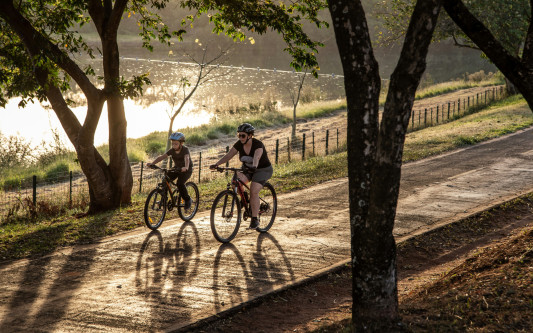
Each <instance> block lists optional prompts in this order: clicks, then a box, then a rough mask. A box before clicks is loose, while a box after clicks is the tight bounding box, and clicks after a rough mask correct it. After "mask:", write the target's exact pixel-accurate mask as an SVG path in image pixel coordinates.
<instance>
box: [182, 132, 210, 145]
mask: <svg viewBox="0 0 533 333" xmlns="http://www.w3.org/2000/svg"><path fill="white" fill-rule="evenodd" d="M187 142H188V143H189V144H191V145H196V146H201V145H205V143H206V142H207V140H206V138H205V137H204V136H202V135H201V134H197V133H193V134H191V135H189V136H188V137H187Z"/></svg>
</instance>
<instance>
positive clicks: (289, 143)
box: [287, 137, 291, 163]
mask: <svg viewBox="0 0 533 333" xmlns="http://www.w3.org/2000/svg"><path fill="white" fill-rule="evenodd" d="M287 154H288V158H289V163H290V162H291V139H290V138H289V137H287Z"/></svg>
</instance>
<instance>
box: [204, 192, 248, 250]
mask: <svg viewBox="0 0 533 333" xmlns="http://www.w3.org/2000/svg"><path fill="white" fill-rule="evenodd" d="M240 225H241V203H240V202H239V200H238V199H237V195H236V194H235V192H233V191H229V190H227V191H222V192H220V193H219V194H218V195H217V197H216V198H215V201H213V206H212V207H211V231H212V232H213V236H215V238H216V240H217V241H219V242H221V243H228V242H230V241H231V240H232V239H233V238H235V235H237V231H239V226H240Z"/></svg>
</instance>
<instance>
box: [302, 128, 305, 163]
mask: <svg viewBox="0 0 533 333" xmlns="http://www.w3.org/2000/svg"><path fill="white" fill-rule="evenodd" d="M304 160H305V133H304V134H303V138H302V161H304Z"/></svg>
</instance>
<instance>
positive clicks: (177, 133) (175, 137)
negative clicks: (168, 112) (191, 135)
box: [168, 132, 185, 141]
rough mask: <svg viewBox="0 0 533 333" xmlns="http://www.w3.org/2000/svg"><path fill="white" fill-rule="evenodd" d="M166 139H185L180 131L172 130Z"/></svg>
mask: <svg viewBox="0 0 533 333" xmlns="http://www.w3.org/2000/svg"><path fill="white" fill-rule="evenodd" d="M168 139H169V140H174V141H185V134H183V133H181V132H174V133H172V135H171V136H170V137H169V138H168Z"/></svg>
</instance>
